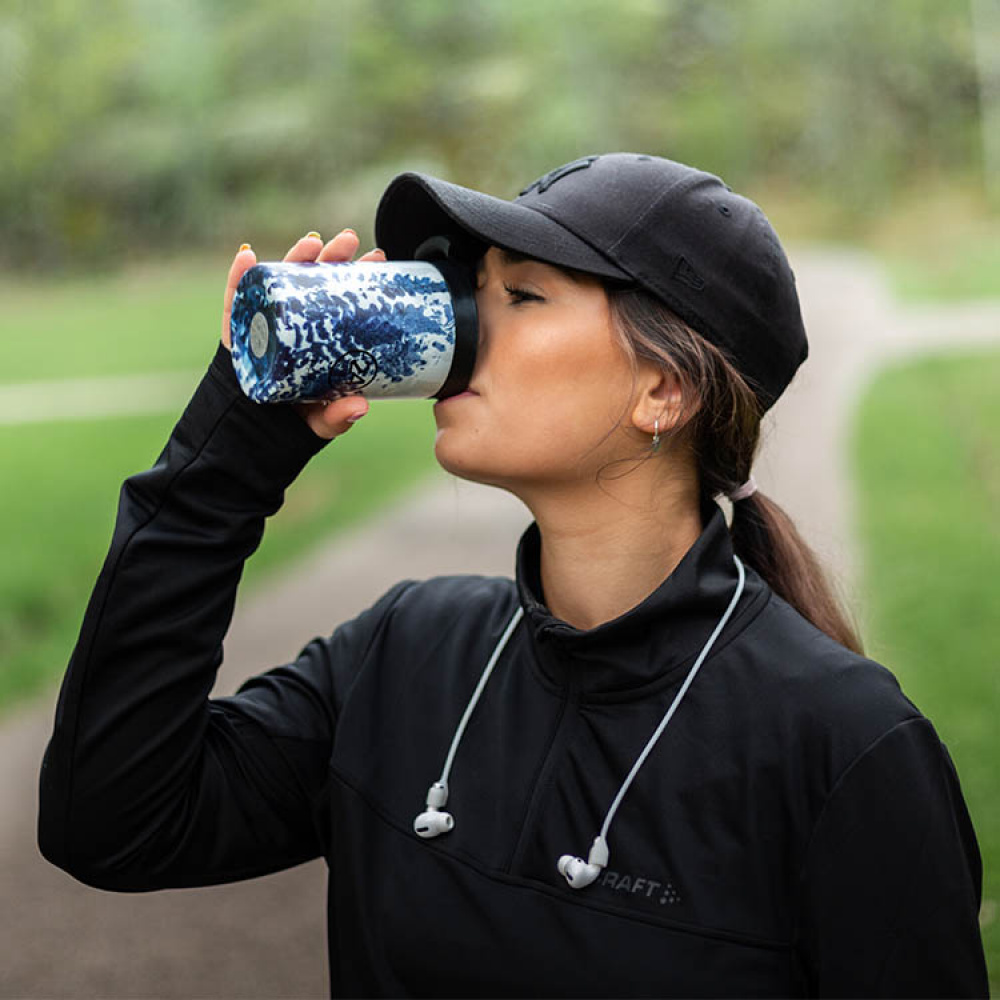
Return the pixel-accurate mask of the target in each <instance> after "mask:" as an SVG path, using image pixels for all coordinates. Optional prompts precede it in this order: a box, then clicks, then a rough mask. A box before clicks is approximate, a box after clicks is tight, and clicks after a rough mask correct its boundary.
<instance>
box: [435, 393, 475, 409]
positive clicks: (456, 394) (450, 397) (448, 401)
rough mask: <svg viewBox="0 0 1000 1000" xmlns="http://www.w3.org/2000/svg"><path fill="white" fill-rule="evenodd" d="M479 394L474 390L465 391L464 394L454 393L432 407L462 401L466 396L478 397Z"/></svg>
mask: <svg viewBox="0 0 1000 1000" xmlns="http://www.w3.org/2000/svg"><path fill="white" fill-rule="evenodd" d="M478 395H479V393H478V392H476V390H475V389H466V390H465V391H464V392H458V393H455V395H454V396H446V397H445V398H444V399H439V400H438V401H437V402H436V403H435V404H434V405H435V406H441V405H442V403H450V402H451V401H452V400H453V399H463V398H465V397H466V396H478Z"/></svg>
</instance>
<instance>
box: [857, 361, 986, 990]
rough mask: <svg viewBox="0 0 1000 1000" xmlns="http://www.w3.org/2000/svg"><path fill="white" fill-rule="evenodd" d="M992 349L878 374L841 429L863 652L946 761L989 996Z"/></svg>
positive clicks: (909, 364) (917, 363)
mask: <svg viewBox="0 0 1000 1000" xmlns="http://www.w3.org/2000/svg"><path fill="white" fill-rule="evenodd" d="M998 386H1000V352H992V353H983V354H978V355H973V354H969V355H962V356H951V355H949V356H946V357H928V358H924V359H921V360H919V361H916V362H911V363H908V364H906V365H905V366H902V367H898V368H894V369H891V370H889V371H886V372H884V373H883V374H881V375H880V376H879V377H878V378H877V379H876V381H875V383H874V384H873V385H872V386H870V387H869V389H868V391H867V392H866V394H865V398H864V401H863V403H862V405H861V407H860V410H859V413H858V415H857V420H856V424H855V428H854V453H855V456H856V463H857V472H858V477H859V484H860V497H859V513H860V520H861V529H862V539H863V544H864V553H865V562H866V574H865V576H866V586H865V590H866V607H867V609H868V615H869V624H868V627H867V629H866V631H867V641H868V647H869V652H870V654H871V655H872V656H874V657H875V658H876V659H878V660H880V661H881V662H884V663H885V664H886V665H887V666H889V667H890V668H891V669H892V670H893V671H894V672H895V673H896V675H897V676H898V677H899V679H900V681H901V683H902V685H903V688H904V690H905V691H906V692H907V694H908V695H909V696H910V697H911V698H912V699H913V700H914V701H915V702H916V704H917V705H918V706H919V707H920V708H921V710H922V711H923V712H924V713H925V714H926V715H928V716H929V717H930V719H931V720H932V721H933V722H934V724H935V726H936V727H937V729H938V732H939V733H940V735H941V738H942V739H943V740H944V742H945V743H946V744H947V745H948V748H949V750H950V752H951V754H952V757H953V758H954V760H955V764H956V767H957V768H958V771H959V774H960V776H961V780H962V787H963V789H964V792H965V796H966V799H967V802H968V805H969V810H970V812H971V814H972V819H973V822H974V824H975V827H976V831H977V834H978V837H979V844H980V849H981V851H982V855H983V865H984V870H985V874H984V885H983V897H984V907H983V913H982V924H983V938H984V942H985V945H986V951H987V961H988V963H989V967H990V975H991V982H992V989H993V991H994V994H995V995H996V994H997V993H998V992H1000V784H998V778H997V774H998V766H1000V729H998V726H997V722H998V720H1000V391H998Z"/></svg>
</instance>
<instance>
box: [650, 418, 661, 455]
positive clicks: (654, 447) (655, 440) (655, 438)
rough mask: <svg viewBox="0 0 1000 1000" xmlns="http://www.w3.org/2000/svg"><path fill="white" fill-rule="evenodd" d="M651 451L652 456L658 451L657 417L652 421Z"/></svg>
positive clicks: (658, 429) (658, 430)
mask: <svg viewBox="0 0 1000 1000" xmlns="http://www.w3.org/2000/svg"><path fill="white" fill-rule="evenodd" d="M651 450H652V452H653V454H654V455H655V454H656V452H658V451H659V450H660V420H659V418H658V417H656V418H654V419H653V444H652V448H651Z"/></svg>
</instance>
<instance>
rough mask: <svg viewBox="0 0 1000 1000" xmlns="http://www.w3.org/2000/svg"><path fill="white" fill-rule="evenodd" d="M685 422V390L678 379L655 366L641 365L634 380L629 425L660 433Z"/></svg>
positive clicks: (647, 432) (650, 432)
mask: <svg viewBox="0 0 1000 1000" xmlns="http://www.w3.org/2000/svg"><path fill="white" fill-rule="evenodd" d="M683 422H684V392H683V389H682V387H681V383H680V380H679V379H678V378H677V377H676V376H675V375H673V374H672V373H671V372H668V371H664V370H663V369H662V368H658V367H656V366H654V365H643V366H642V367H641V368H640V371H639V376H638V378H637V380H636V395H635V402H634V404H633V407H632V425H633V426H634V427H635V428H636V429H637V430H640V431H643V432H644V433H646V434H652V433H653V432H654V430H655V429H656V428H657V427H658V428H659V431H660V433H661V434H662V433H663V432H664V431H669V430H673V429H674V428H675V427H678V426H679V425H680V424H682V423H683Z"/></svg>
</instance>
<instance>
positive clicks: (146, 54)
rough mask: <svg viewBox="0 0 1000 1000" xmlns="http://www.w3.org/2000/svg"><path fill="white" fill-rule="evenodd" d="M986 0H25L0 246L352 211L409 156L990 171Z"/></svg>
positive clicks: (851, 181) (217, 232)
mask: <svg viewBox="0 0 1000 1000" xmlns="http://www.w3.org/2000/svg"><path fill="white" fill-rule="evenodd" d="M970 2H978V3H979V4H980V5H986V4H991V3H995V0H880V2H879V3H877V4H873V3H871V2H870V0H820V2H815V3H801V2H800V0H745V2H742V3H733V2H732V0H614V2H611V0H508V2H503V3H501V2H499V0H465V2H458V0H421V2H420V3H413V2H407V0H337V2H335V3H325V2H320V0H285V2H284V3H283V4H281V5H280V6H277V5H270V4H263V3H247V2H246V0H243V2H241V3H236V2H235V0H159V2H154V0H104V2H103V3H101V4H98V5H94V4H88V3H86V2H85V0H48V2H46V3H44V4H36V3H33V2H31V0H5V2H4V4H3V6H2V7H0V129H2V135H3V142H2V143H0V259H3V260H5V261H6V263H7V264H8V265H9V266H10V265H16V264H22V265H30V264H33V263H37V262H39V261H41V260H45V261H47V262H48V263H49V264H50V265H51V264H57V263H59V262H79V261H84V260H85V261H87V262H95V261H99V260H101V259H102V258H110V257H113V256H118V255H120V254H121V253H122V252H123V251H125V250H128V249H131V248H135V247H139V246H142V245H147V246H148V245H150V244H151V243H154V242H155V244H156V246H157V247H158V248H164V247H168V248H169V247H170V246H173V247H175V248H177V247H181V246H191V245H197V244H198V243H201V242H203V241H208V240H213V241H216V240H218V239H219V238H220V237H225V238H226V239H230V240H231V239H236V238H239V239H242V238H246V237H249V236H251V235H253V236H254V238H255V239H256V238H267V237H269V236H270V235H274V236H275V237H277V236H278V235H279V234H280V238H281V239H285V238H287V235H288V233H289V232H290V231H292V232H294V230H295V229H296V228H299V227H301V226H307V227H309V226H313V225H318V224H321V223H320V222H319V219H318V218H317V216H322V217H324V218H331V219H334V218H335V219H340V218H345V217H348V218H350V220H351V222H352V224H357V222H358V221H359V220H367V219H370V217H371V212H372V208H373V204H372V203H373V200H374V198H375V197H376V196H377V194H378V191H379V190H380V188H381V186H382V185H383V184H384V183H385V181H386V180H388V178H389V177H390V176H391V175H392V173H394V172H395V171H396V170H399V169H406V168H415V169H428V170H433V171H440V172H442V173H444V174H446V175H447V176H449V177H451V178H454V179H455V180H458V181H459V182H461V183H466V184H470V185H476V186H484V187H486V188H488V189H490V190H495V191H497V192H498V193H507V194H513V193H515V192H516V190H517V188H518V187H520V186H522V185H523V184H524V183H525V182H526V181H527V180H528V179H529V178H530V177H532V176H535V175H538V174H541V173H542V172H544V171H545V170H547V169H550V168H551V167H552V166H554V165H556V164H558V163H560V162H563V161H565V160H567V159H571V158H573V157H575V156H579V155H581V154H584V153H587V152H591V151H594V150H600V149H642V150H644V151H647V152H651V153H658V154H661V155H666V156H670V157H674V158H676V159H681V160H685V161H688V162H692V163H695V164H697V165H699V166H702V167H704V168H706V169H709V170H712V171H714V172H717V173H720V174H722V175H723V176H724V177H725V178H726V179H727V180H728V181H729V182H730V183H732V184H733V185H734V186H736V187H738V188H742V189H750V190H752V189H753V187H754V185H756V184H759V183H761V182H762V181H763V180H768V179H770V180H777V181H778V182H780V183H782V184H784V185H785V186H788V187H791V188H804V189H808V190H809V191H810V192H812V193H813V194H816V195H823V196H825V197H827V198H829V199H831V200H833V201H834V202H835V204H836V206H837V213H838V215H839V216H840V217H841V218H842V219H843V220H845V224H847V225H851V224H858V223H859V222H860V221H862V220H864V219H866V218H867V217H868V216H869V215H870V214H871V213H872V212H873V211H880V210H882V209H884V208H885V207H886V205H887V204H889V203H890V202H891V199H892V197H893V192H894V191H895V190H897V189H898V188H899V186H900V185H901V184H902V183H904V182H907V181H909V180H910V179H911V178H913V177H916V176H920V175H922V174H926V173H933V172H939V173H947V174H953V175H967V174H971V173H973V172H976V171H979V170H981V169H982V158H983V146H982V145H981V144H980V142H979V134H980V133H979V122H980V104H979V96H980V86H979V85H978V84H979V80H978V78H977V75H976V66H975V60H974V57H973V53H974V45H973V32H972V24H971V14H970Z"/></svg>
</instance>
